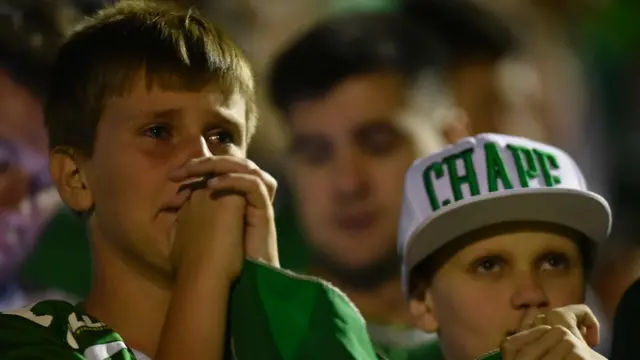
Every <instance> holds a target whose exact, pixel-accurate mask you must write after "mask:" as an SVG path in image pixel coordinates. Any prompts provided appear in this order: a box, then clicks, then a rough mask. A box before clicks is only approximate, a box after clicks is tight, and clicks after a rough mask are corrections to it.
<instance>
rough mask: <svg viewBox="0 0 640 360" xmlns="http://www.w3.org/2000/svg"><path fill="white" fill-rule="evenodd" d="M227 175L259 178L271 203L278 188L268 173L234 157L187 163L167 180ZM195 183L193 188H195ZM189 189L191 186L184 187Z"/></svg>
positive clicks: (212, 158)
mask: <svg viewBox="0 0 640 360" xmlns="http://www.w3.org/2000/svg"><path fill="white" fill-rule="evenodd" d="M228 173H242V174H251V175H254V176H257V177H258V178H260V179H261V180H262V181H263V182H264V184H265V187H266V189H267V193H268V194H269V199H270V200H271V201H273V199H274V198H275V194H276V189H277V187H278V182H277V181H276V179H275V178H274V177H273V176H271V174H269V173H268V172H266V171H264V170H262V169H260V168H259V167H258V166H257V165H256V164H255V163H253V162H252V161H251V160H248V159H245V158H239V157H236V156H209V157H204V158H199V159H194V160H191V161H189V162H188V163H187V164H185V165H184V166H182V167H181V168H180V169H177V170H176V171H174V172H173V173H171V174H170V175H169V179H170V180H171V181H175V182H181V181H185V180H187V179H190V178H194V177H201V176H208V175H211V174H216V175H218V176H220V175H224V174H228ZM197 185H198V184H197V183H196V184H195V186H196V187H197ZM185 186H186V187H190V186H191V185H185Z"/></svg>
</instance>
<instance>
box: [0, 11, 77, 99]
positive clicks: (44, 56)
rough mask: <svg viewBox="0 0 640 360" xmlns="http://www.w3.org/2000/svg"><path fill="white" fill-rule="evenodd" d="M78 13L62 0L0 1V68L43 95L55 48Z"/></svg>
mask: <svg viewBox="0 0 640 360" xmlns="http://www.w3.org/2000/svg"><path fill="white" fill-rule="evenodd" d="M80 16H81V14H80V12H79V11H77V9H76V8H75V7H74V6H72V5H71V4H70V3H69V2H68V1H65V0H57V1H42V0H2V1H0V69H2V70H3V71H6V72H7V74H8V75H9V76H11V78H12V79H13V80H14V81H15V82H16V83H18V84H20V85H22V86H24V87H26V88H27V89H28V90H29V92H30V93H31V94H32V95H34V96H36V97H38V98H45V92H46V89H47V87H48V85H47V84H48V80H49V72H50V70H51V66H52V65H53V61H54V59H55V56H56V52H57V50H58V48H59V47H60V45H61V44H62V43H63V41H64V40H65V37H66V35H67V34H68V33H69V32H70V31H71V28H72V27H73V26H74V25H75V23H76V22H77V21H78V20H80Z"/></svg>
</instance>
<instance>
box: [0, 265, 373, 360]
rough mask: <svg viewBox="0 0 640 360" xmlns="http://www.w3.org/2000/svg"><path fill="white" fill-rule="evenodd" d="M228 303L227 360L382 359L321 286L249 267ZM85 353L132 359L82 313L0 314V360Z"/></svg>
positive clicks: (353, 317)
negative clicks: (0, 359) (228, 334)
mask: <svg viewBox="0 0 640 360" xmlns="http://www.w3.org/2000/svg"><path fill="white" fill-rule="evenodd" d="M230 299H231V300H230V305H229V333H230V338H229V341H228V342H227V344H228V346H227V349H228V350H227V352H226V354H225V358H226V359H229V360H231V359H234V360H255V359H261V360H314V359H318V360H320V359H323V360H324V359H333V360H374V359H380V358H381V357H379V356H378V355H377V354H376V352H375V350H374V346H373V344H371V341H370V340H369V337H368V335H367V330H366V325H365V323H364V320H363V319H362V316H361V315H360V313H359V312H358V311H357V310H356V308H355V307H354V306H353V305H352V304H351V302H349V300H347V298H346V297H345V296H344V295H343V294H342V293H340V292H339V291H338V290H337V289H335V288H334V287H332V286H331V285H329V284H328V283H326V282H324V281H322V280H319V279H315V278H312V277H308V276H300V275H296V274H294V273H292V272H289V271H285V270H281V269H276V268H273V267H270V266H267V265H264V264H261V263H256V262H253V261H248V260H247V261H246V262H245V265H244V269H243V272H242V275H241V276H240V278H239V280H238V282H237V283H236V284H235V285H234V287H233V289H232V290H231V298H230ZM106 344H109V345H108V346H106ZM87 349H93V350H96V351H100V350H102V351H103V352H104V351H107V350H108V349H115V350H113V351H112V352H110V355H111V357H109V359H113V360H127V359H135V356H134V355H133V351H131V350H129V349H127V347H126V346H125V344H124V342H123V340H122V338H121V337H120V336H119V335H118V334H116V333H115V332H114V331H113V330H111V329H110V328H108V327H107V326H105V325H104V324H102V323H100V322H99V321H98V320H96V319H95V318H93V317H91V316H89V315H87V314H85V313H84V312H83V311H82V309H81V307H80V306H78V307H74V306H73V305H71V304H69V303H66V302H63V301H53V300H49V301H43V302H40V303H38V304H36V305H34V306H31V307H28V308H25V309H21V310H19V311H16V312H13V313H4V314H0V358H2V359H7V360H12V359H27V358H28V359H45V358H46V359H51V360H66V359H85V358H90V359H96V358H95V357H93V358H92V357H90V356H89V355H88V354H87V353H86V352H87V351H91V350H87ZM97 359H106V358H105V357H98V358H97Z"/></svg>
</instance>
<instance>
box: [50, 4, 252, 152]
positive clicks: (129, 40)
mask: <svg viewBox="0 0 640 360" xmlns="http://www.w3.org/2000/svg"><path fill="white" fill-rule="evenodd" d="M138 75H143V76H144V79H145V81H146V85H147V87H149V88H151V87H153V86H156V85H157V86H160V87H162V88H164V89H179V90H196V91H199V90H202V89H204V88H206V87H207V86H210V85H212V84H215V85H216V86H220V87H221V88H222V91H223V92H224V93H225V95H228V94H231V93H232V92H234V91H239V93H240V94H241V95H242V96H243V97H244V99H245V100H246V102H247V114H246V115H247V116H246V119H247V132H248V134H247V138H249V137H250V135H251V133H252V132H253V129H254V127H255V122H256V112H257V111H256V107H255V102H254V82H253V74H252V71H251V67H250V64H249V62H248V61H247V59H246V58H245V57H244V55H243V54H242V52H241V50H240V49H239V48H238V47H237V46H236V45H235V44H234V43H233V42H232V41H231V40H230V39H229V38H228V37H227V36H226V35H225V34H224V33H222V32H221V31H220V30H218V29H217V28H215V27H214V26H213V25H212V24H210V23H209V22H208V21H206V20H205V19H204V18H203V17H202V16H200V15H199V14H198V13H197V12H195V11H194V10H192V9H187V8H182V7H179V6H177V5H175V6H172V5H168V4H161V3H155V2H149V1H140V0H139V1H134V0H125V1H120V2H119V3H117V4H115V5H113V6H110V7H107V8H105V9H103V10H100V11H99V12H97V13H96V14H95V15H94V16H93V17H92V18H90V19H87V20H86V21H85V22H84V23H83V24H81V26H80V27H79V28H78V29H77V30H76V31H75V32H74V33H73V34H72V35H71V37H70V38H69V39H68V41H67V42H66V43H65V44H64V45H63V46H62V47H61V48H60V51H59V55H58V58H57V60H56V63H55V66H54V68H53V72H52V81H51V89H52V90H53V91H52V92H51V94H50V96H49V98H48V101H47V103H46V106H45V123H46V126H47V130H48V132H49V146H50V148H51V149H55V148H65V149H71V150H73V151H74V152H79V153H80V154H81V155H84V156H87V157H90V156H91V155H92V154H93V147H94V141H95V136H96V129H97V127H98V121H99V119H100V117H101V114H102V110H103V107H104V105H105V103H106V101H107V100H108V99H109V98H111V97H114V96H120V95H123V94H126V93H127V92H128V91H130V90H131V87H132V86H133V85H134V83H135V81H136V80H137V79H138V77H137V76H138Z"/></svg>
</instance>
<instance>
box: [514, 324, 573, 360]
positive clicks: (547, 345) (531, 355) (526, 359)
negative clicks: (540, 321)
mask: <svg viewBox="0 0 640 360" xmlns="http://www.w3.org/2000/svg"><path fill="white" fill-rule="evenodd" d="M571 339H573V335H571V333H570V332H569V331H568V330H567V329H565V328H564V327H562V326H556V327H552V328H551V329H549V330H548V331H547V332H545V333H544V335H542V337H540V338H539V339H538V340H536V341H533V342H531V343H529V344H527V345H525V346H523V347H522V348H521V349H520V350H519V351H518V354H517V356H516V360H540V359H547V358H548V355H549V354H550V353H551V352H552V351H553V350H554V349H555V348H556V347H558V346H560V345H561V344H562V343H563V342H566V341H571ZM558 360H559V359H558Z"/></svg>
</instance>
